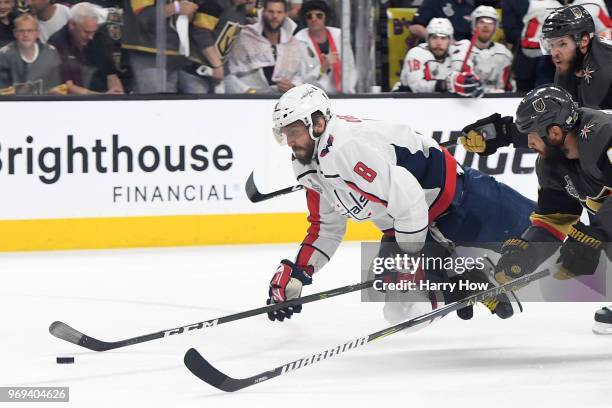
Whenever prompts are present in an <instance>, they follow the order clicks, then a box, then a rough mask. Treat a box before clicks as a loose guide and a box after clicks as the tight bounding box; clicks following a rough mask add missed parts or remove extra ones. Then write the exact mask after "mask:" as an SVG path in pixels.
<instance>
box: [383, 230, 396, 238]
mask: <svg viewBox="0 0 612 408" xmlns="http://www.w3.org/2000/svg"><path fill="white" fill-rule="evenodd" d="M382 233H383V234H385V235H386V236H388V237H394V236H395V228H389V229H386V230H383V231H382Z"/></svg>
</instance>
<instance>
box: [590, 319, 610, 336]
mask: <svg viewBox="0 0 612 408" xmlns="http://www.w3.org/2000/svg"><path fill="white" fill-rule="evenodd" d="M593 333H595V334H612V324H607V323H601V322H595V324H593Z"/></svg>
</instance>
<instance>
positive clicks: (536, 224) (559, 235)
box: [531, 220, 565, 241]
mask: <svg viewBox="0 0 612 408" xmlns="http://www.w3.org/2000/svg"><path fill="white" fill-rule="evenodd" d="M531 225H533V226H534V227H538V228H542V229H545V230H546V231H548V232H550V233H551V234H552V235H553V236H554V237H555V238H557V239H558V240H559V241H564V240H565V234H564V233H562V232H561V231H559V230H558V229H556V228H555V227H553V226H552V225H550V224H547V223H545V222H544V221H540V220H533V221H531Z"/></svg>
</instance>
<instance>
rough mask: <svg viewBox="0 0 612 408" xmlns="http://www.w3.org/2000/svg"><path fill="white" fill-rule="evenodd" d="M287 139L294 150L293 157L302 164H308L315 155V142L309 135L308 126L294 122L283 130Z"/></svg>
mask: <svg viewBox="0 0 612 408" xmlns="http://www.w3.org/2000/svg"><path fill="white" fill-rule="evenodd" d="M281 132H282V133H283V134H284V135H285V137H286V138H287V145H288V146H289V147H290V148H291V150H293V155H294V156H295V158H296V159H298V161H299V162H300V163H302V164H308V163H310V161H311V160H312V156H313V154H314V147H315V142H314V140H312V138H311V137H310V135H309V134H308V129H306V125H304V123H302V122H301V121H297V122H293V123H292V124H290V125H287V126H284V127H282V128H281Z"/></svg>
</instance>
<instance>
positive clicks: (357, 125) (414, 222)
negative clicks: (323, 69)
mask: <svg viewBox="0 0 612 408" xmlns="http://www.w3.org/2000/svg"><path fill="white" fill-rule="evenodd" d="M315 150H316V151H315V153H316V158H315V159H313V161H312V163H310V164H309V165H303V164H301V163H300V162H299V161H297V160H295V159H294V160H293V169H294V172H295V175H296V177H297V180H298V182H299V183H300V184H301V185H303V186H304V187H305V188H306V191H307V193H306V197H307V202H308V211H309V216H308V221H309V222H310V228H309V229H308V235H307V236H306V238H305V239H304V241H303V242H302V245H301V247H300V250H299V252H298V255H297V257H296V264H297V265H301V266H306V265H311V266H313V267H314V270H315V271H318V270H320V269H321V268H322V267H323V265H325V264H326V263H327V261H328V260H329V259H330V258H331V256H332V255H333V254H334V252H335V251H336V249H337V248H338V246H339V245H340V242H341V241H342V238H343V236H344V232H345V229H346V222H347V220H348V219H352V220H354V221H357V222H363V221H372V222H373V223H374V224H375V225H376V226H377V227H378V228H379V229H380V230H381V231H383V232H384V233H385V234H391V235H392V234H395V237H396V239H397V241H398V243H399V244H400V247H401V248H402V249H404V250H407V251H410V250H411V248H413V247H412V246H411V244H412V245H414V243H419V242H424V241H425V236H426V234H427V227H428V225H429V224H430V223H431V222H432V221H434V220H435V219H436V218H437V217H439V216H440V215H441V214H443V213H444V212H445V211H446V210H447V209H448V207H449V205H450V204H451V203H452V201H453V199H454V196H455V187H456V181H457V173H462V170H461V167H460V166H459V165H458V164H457V162H456V161H455V159H454V157H453V156H452V155H451V154H450V153H448V152H447V151H446V150H445V149H443V148H441V147H440V146H439V145H438V143H436V141H435V140H433V139H431V138H429V137H425V136H423V135H421V134H420V133H418V132H415V131H413V130H412V129H411V128H410V127H409V126H407V125H400V124H392V123H386V122H380V121H374V120H362V119H357V118H354V117H347V116H334V117H332V119H331V120H330V121H329V122H328V124H327V129H326V130H325V133H324V134H323V135H322V136H321V137H320V138H319V139H318V141H317V144H316V149H315Z"/></svg>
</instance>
